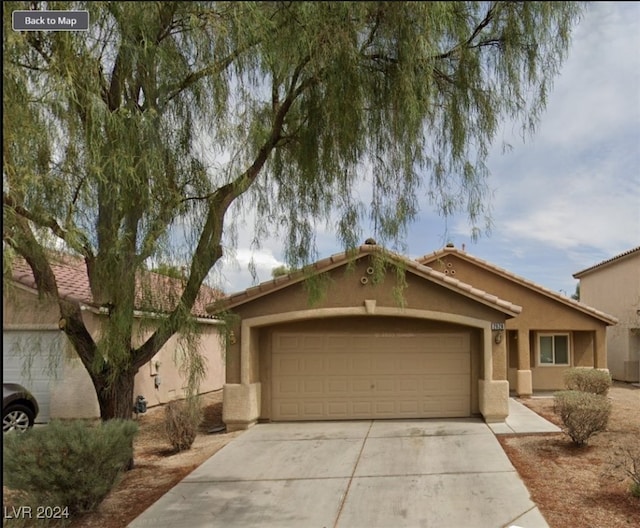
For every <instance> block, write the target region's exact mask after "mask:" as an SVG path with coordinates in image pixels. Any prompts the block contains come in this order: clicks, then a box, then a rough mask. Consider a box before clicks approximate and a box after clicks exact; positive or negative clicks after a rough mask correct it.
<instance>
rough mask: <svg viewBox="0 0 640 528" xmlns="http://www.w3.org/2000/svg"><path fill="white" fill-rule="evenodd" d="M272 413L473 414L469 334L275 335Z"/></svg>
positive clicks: (283, 416)
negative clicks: (471, 412) (471, 406)
mask: <svg viewBox="0 0 640 528" xmlns="http://www.w3.org/2000/svg"><path fill="white" fill-rule="evenodd" d="M272 365H273V373H272V419H274V420H319V419H320V420H321V419H327V420H330V419H349V418H354V419H357V418H394V417H397V418H421V417H425V418H426V417H445V416H468V415H469V414H470V399H471V381H470V376H471V362H470V345H469V335H468V334H459V335H458V334H456V335H448V334H426V335H420V334H400V335H391V334H377V335H376V334H366V335H365V334H363V335H351V334H345V335H342V334H340V335H331V334H318V335H316V334H314V335H297V334H296V335H290V334H278V333H276V334H275V335H274V342H273V354H272Z"/></svg>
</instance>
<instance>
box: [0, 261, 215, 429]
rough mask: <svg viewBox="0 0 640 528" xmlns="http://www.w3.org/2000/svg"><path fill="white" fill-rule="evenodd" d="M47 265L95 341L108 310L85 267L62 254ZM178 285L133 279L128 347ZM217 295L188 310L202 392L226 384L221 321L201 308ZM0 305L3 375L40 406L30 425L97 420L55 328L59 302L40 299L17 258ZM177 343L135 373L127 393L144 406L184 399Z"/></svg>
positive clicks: (83, 376) (88, 390) (205, 291)
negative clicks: (200, 359) (201, 368)
mask: <svg viewBox="0 0 640 528" xmlns="http://www.w3.org/2000/svg"><path fill="white" fill-rule="evenodd" d="M52 268H53V271H54V274H55V277H56V281H57V284H58V290H59V292H60V295H61V296H63V297H65V298H68V299H72V300H76V301H78V302H80V305H81V309H82V313H83V318H84V322H85V325H86V326H87V329H88V330H89V332H90V333H91V334H92V335H94V336H96V335H97V333H98V332H100V328H101V324H102V321H104V320H105V319H106V317H107V313H108V311H107V310H106V309H105V308H104V307H100V306H99V305H97V304H96V303H95V302H94V301H93V298H92V294H91V289H90V287H89V281H88V277H87V272H86V268H85V267H84V262H83V261H82V260H79V259H76V258H72V257H69V256H61V257H59V259H57V261H56V262H55V263H54V264H53V265H52ZM181 287H182V282H181V281H180V280H177V279H173V278H170V277H167V276H164V275H159V274H156V273H152V272H145V273H144V274H143V275H141V276H139V277H138V284H137V292H136V308H137V311H136V312H135V314H136V321H135V326H134V327H135V329H136V335H135V340H134V345H137V344H141V343H142V342H143V341H144V340H145V339H146V338H147V337H148V336H149V335H151V333H152V331H153V330H154V317H155V318H158V317H162V314H163V313H164V312H166V311H168V309H170V308H171V307H172V306H174V305H175V304H174V303H175V301H176V300H177V297H178V295H179V293H180V292H181ZM220 295H221V294H220V293H219V292H217V291H215V290H213V289H211V288H208V287H206V286H203V287H202V289H201V292H200V296H199V297H198V300H197V302H196V305H195V306H194V309H193V313H194V315H195V316H196V317H197V323H198V324H197V327H198V335H197V340H198V346H199V347H200V350H201V353H202V354H203V355H204V357H205V358H206V364H207V368H208V370H207V375H206V378H205V379H204V380H203V382H202V384H201V386H200V391H201V392H202V393H205V392H210V391H215V390H220V389H221V388H222V387H223V385H224V383H225V368H224V361H225V357H224V356H225V351H224V343H223V340H222V339H221V335H222V332H221V331H220V329H221V322H220V321H218V320H217V319H215V318H213V317H212V316H211V315H209V314H208V313H207V312H206V310H205V306H206V305H207V304H208V303H210V302H212V301H213V300H215V299H216V298H217V297H219V296H220ZM2 303H3V314H2V357H3V368H2V378H3V381H5V382H17V383H21V384H22V385H24V386H26V387H27V388H28V389H30V390H31V391H32V392H33V393H34V395H35V397H36V398H37V400H38V403H39V405H40V414H39V416H38V419H37V421H39V422H47V421H48V420H49V419H51V418H97V417H99V416H100V411H99V406H98V399H97V397H96V394H95V389H94V388H93V384H92V382H91V379H90V377H89V374H88V373H87V371H86V369H85V368H84V366H83V365H82V363H81V361H80V358H79V357H78V356H77V354H76V352H75V350H74V349H73V346H72V345H71V342H70V341H69V340H68V339H67V337H66V335H65V334H64V333H63V332H62V331H61V330H60V329H59V327H58V321H59V318H60V313H59V308H58V305H57V303H56V302H55V301H52V300H47V299H41V298H40V297H39V295H38V292H37V290H36V285H35V281H34V278H33V273H32V271H31V268H30V267H29V266H28V264H27V263H26V262H25V261H24V260H22V259H20V258H16V259H15V261H14V262H13V263H12V278H11V280H10V281H9V282H8V283H5V288H4V289H3V298H2ZM154 307H155V309H154ZM143 316H144V317H143ZM150 316H151V317H150ZM156 320H157V319H156ZM183 346H185V345H184V342H183V341H182V340H181V339H180V336H179V335H176V336H173V337H172V338H171V339H170V340H169V341H168V342H167V344H166V345H165V346H164V347H163V348H162V349H161V350H160V351H159V352H158V353H157V354H156V355H155V356H154V358H153V359H152V360H151V361H150V362H149V363H147V364H145V365H143V367H141V368H140V370H139V371H138V374H137V375H136V378H135V387H134V396H137V395H142V396H144V398H145V399H146V400H147V402H148V405H149V406H153V405H158V404H162V403H166V402H169V401H171V400H174V399H178V398H182V397H184V386H185V385H186V383H185V380H184V377H183V376H182V375H181V373H180V371H179V370H180V369H179V363H180V361H181V358H182V354H181V347H183ZM132 409H133V406H132Z"/></svg>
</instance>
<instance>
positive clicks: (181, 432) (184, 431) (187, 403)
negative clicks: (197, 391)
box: [164, 398, 202, 451]
mask: <svg viewBox="0 0 640 528" xmlns="http://www.w3.org/2000/svg"><path fill="white" fill-rule="evenodd" d="M164 418H165V420H164V426H165V432H166V435H167V439H168V440H169V443H170V444H171V445H172V446H173V448H174V449H175V450H176V451H185V450H187V449H190V448H191V446H192V445H193V442H194V441H195V439H196V434H197V433H198V426H199V425H200V422H201V421H202V409H201V408H200V404H199V402H198V400H197V398H188V399H187V400H176V401H172V402H170V403H168V404H167V405H166V406H165V408H164Z"/></svg>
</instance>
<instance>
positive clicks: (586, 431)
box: [553, 391, 611, 446]
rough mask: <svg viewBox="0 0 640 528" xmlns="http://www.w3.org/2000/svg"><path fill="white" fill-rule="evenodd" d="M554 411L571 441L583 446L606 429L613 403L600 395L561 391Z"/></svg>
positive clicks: (555, 401)
mask: <svg viewBox="0 0 640 528" xmlns="http://www.w3.org/2000/svg"><path fill="white" fill-rule="evenodd" d="M553 410H554V412H555V413H556V414H558V415H559V416H560V419H561V420H562V423H563V424H564V427H563V429H564V431H565V432H566V433H567V434H568V435H569V436H570V437H571V440H573V442H574V443H575V444H576V445H579V446H583V445H585V444H586V443H587V441H588V440H589V438H590V437H591V436H593V435H594V434H595V433H597V432H599V431H604V430H605V429H606V427H607V423H608V422H609V416H610V414H611V402H610V401H609V400H608V399H607V398H606V397H605V396H601V395H598V394H591V393H588V392H581V391H560V392H557V393H556V394H555V395H554V405H553Z"/></svg>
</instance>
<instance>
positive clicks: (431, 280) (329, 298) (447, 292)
mask: <svg viewBox="0 0 640 528" xmlns="http://www.w3.org/2000/svg"><path fill="white" fill-rule="evenodd" d="M376 248H377V249H376ZM379 250H380V248H379V247H377V246H362V247H361V248H360V250H359V251H358V253H356V254H351V255H347V254H346V253H342V254H337V255H333V256H331V257H329V258H327V259H323V260H321V261H318V262H317V263H315V264H314V265H313V269H314V274H315V275H316V276H318V280H319V282H320V287H321V288H323V290H322V293H323V298H322V300H321V301H320V302H319V303H317V304H315V305H310V303H309V300H310V298H309V293H308V290H307V284H306V283H305V276H304V275H303V274H302V273H297V274H296V273H294V274H290V275H287V276H284V277H278V278H276V279H274V280H272V281H267V282H265V283H262V284H259V285H258V286H255V287H252V288H249V289H248V290H245V291H243V292H239V293H236V294H233V295H230V296H229V297H228V298H226V299H224V300H222V301H221V302H220V303H216V304H215V305H210V306H209V307H208V310H209V311H210V312H211V313H214V312H216V311H220V310H224V309H233V310H234V311H236V312H241V313H242V314H243V316H244V317H250V316H251V315H257V314H259V315H267V314H271V313H282V312H285V311H292V310H303V309H309V308H314V307H318V308H319V307H346V306H362V305H363V303H364V301H365V300H376V302H377V303H378V304H379V305H381V306H398V305H399V304H400V303H399V299H398V296H397V295H396V294H394V288H397V286H398V284H397V282H396V280H397V279H396V276H395V271H394V269H395V268H394V267H393V266H390V267H389V268H388V269H387V270H386V274H385V275H384V280H382V281H380V282H379V283H376V280H375V278H374V277H373V274H372V268H373V261H372V258H373V256H374V255H373V253H374V252H375V251H379ZM385 256H388V258H389V260H393V261H395V264H397V265H399V266H400V267H401V268H402V269H404V270H405V277H406V281H407V288H406V289H405V290H404V291H403V297H404V300H405V302H406V304H405V306H406V307H407V308H421V309H429V310H437V311H443V312H453V311H460V313H462V312H464V311H467V312H468V311H471V312H476V314H477V316H478V317H482V318H486V317H489V315H488V314H491V315H492V316H493V317H494V318H495V317H497V314H500V318H501V319H504V317H505V316H506V317H513V316H515V315H517V314H518V313H519V312H520V310H521V307H520V306H518V305H516V304H513V303H512V302H510V301H507V300H504V299H502V298H500V297H499V296H496V295H493V294H492V293H487V292H486V291H483V290H480V289H478V288H475V287H473V286H471V285H470V284H466V283H464V282H462V281H460V280H457V279H455V278H453V277H449V276H447V275H445V274H443V273H440V272H437V271H435V270H433V269H431V268H429V267H426V266H422V265H420V264H419V263H417V262H415V261H412V260H410V259H405V258H404V257H400V256H398V255H396V254H391V253H385ZM427 305H428V306H429V307H428V308H426V306H427ZM471 306H475V308H473V309H472V308H470V307H471ZM250 314H251V315H250ZM469 316H472V317H475V316H476V315H471V313H469Z"/></svg>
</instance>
